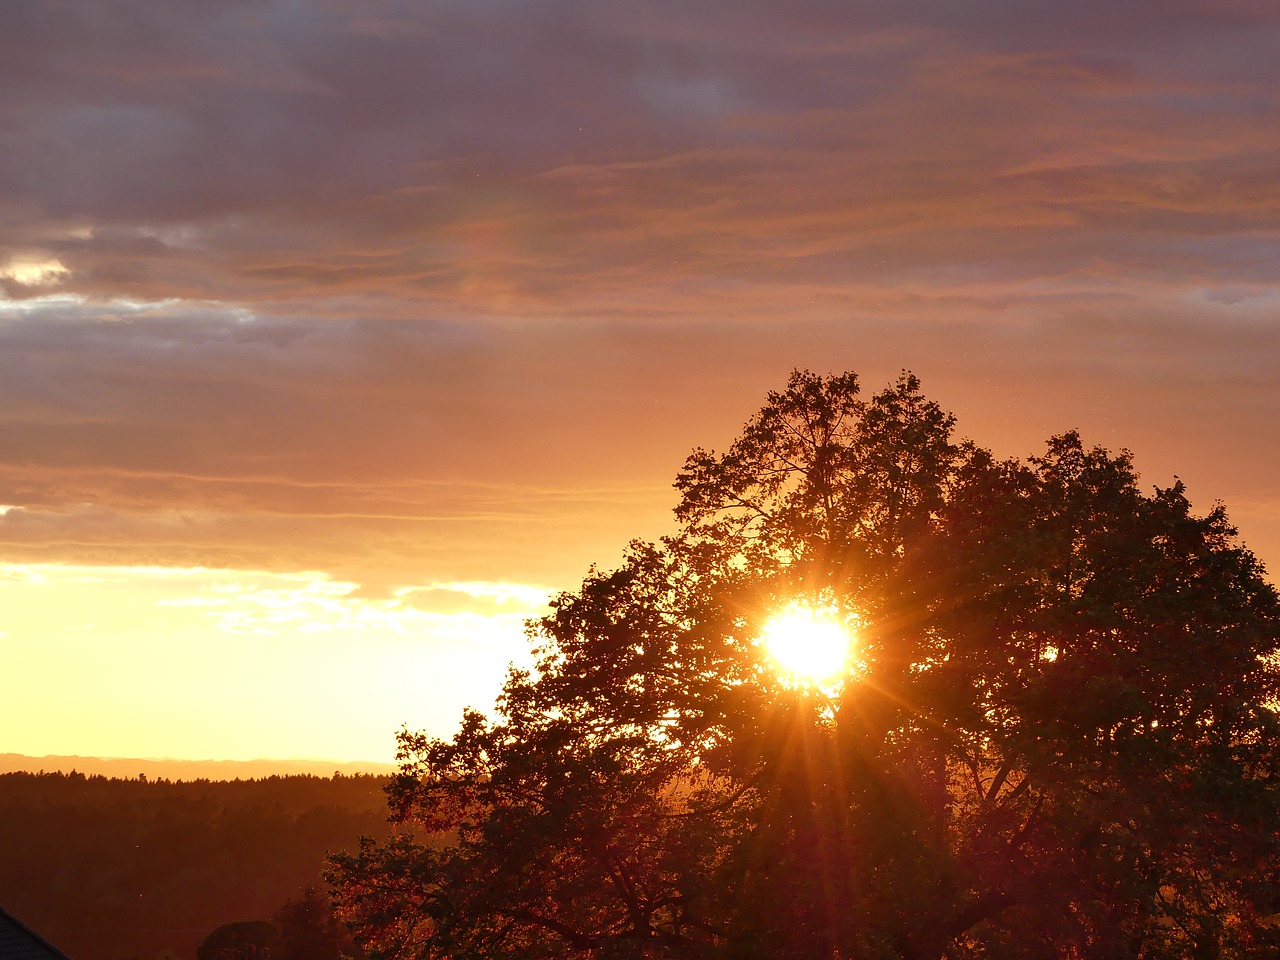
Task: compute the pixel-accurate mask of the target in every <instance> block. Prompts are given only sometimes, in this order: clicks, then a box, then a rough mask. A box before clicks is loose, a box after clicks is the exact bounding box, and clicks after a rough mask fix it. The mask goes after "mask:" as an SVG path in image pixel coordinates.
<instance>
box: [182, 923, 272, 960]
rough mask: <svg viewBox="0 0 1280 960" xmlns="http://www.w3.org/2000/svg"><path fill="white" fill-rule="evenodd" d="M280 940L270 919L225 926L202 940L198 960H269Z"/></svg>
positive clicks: (197, 953) (197, 955)
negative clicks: (276, 943) (273, 947)
mask: <svg viewBox="0 0 1280 960" xmlns="http://www.w3.org/2000/svg"><path fill="white" fill-rule="evenodd" d="M279 937H280V932H279V931H278V930H277V929H276V927H275V924H273V923H270V922H268V921H266V920H239V921H236V922H235V923H224V924H223V925H222V926H220V927H218V929H216V930H214V931H213V932H212V933H211V934H209V936H207V937H205V938H204V940H202V941H201V943H200V946H198V947H197V948H196V960H269V958H270V957H271V955H272V953H271V947H272V945H273V944H274V943H275V942H276V940H278V939H279Z"/></svg>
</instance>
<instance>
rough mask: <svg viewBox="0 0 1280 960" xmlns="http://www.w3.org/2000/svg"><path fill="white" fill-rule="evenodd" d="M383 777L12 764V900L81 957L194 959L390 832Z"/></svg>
mask: <svg viewBox="0 0 1280 960" xmlns="http://www.w3.org/2000/svg"><path fill="white" fill-rule="evenodd" d="M385 783H386V778H384V777H376V776H369V775H356V776H341V775H337V776H335V777H332V778H325V777H315V776H284V777H268V778H265V779H261V780H231V781H213V780H192V781H169V780H148V779H146V778H141V777H140V778H138V779H126V780H120V779H110V778H107V777H102V776H88V777H86V776H85V775H84V774H80V773H70V774H63V773H6V774H0V905H3V906H4V908H5V909H7V910H8V911H9V912H10V913H12V914H14V915H15V916H17V917H19V918H20V919H22V920H23V921H25V922H26V923H27V924H28V925H30V926H31V927H33V928H35V929H36V930H37V931H39V932H40V933H42V934H43V935H44V936H45V937H46V938H47V939H48V940H50V941H51V942H52V943H54V944H55V945H57V946H59V947H61V948H62V949H63V950H64V951H65V952H66V953H67V954H68V955H69V956H71V957H72V958H74V960H154V958H156V957H160V956H162V955H164V954H165V953H166V951H168V952H170V953H172V954H173V955H175V956H176V957H178V958H180V960H194V958H195V955H196V946H197V945H198V944H199V943H200V941H201V940H203V939H204V938H205V937H206V936H207V935H208V934H209V933H210V932H211V931H213V930H214V929H216V928H218V927H220V926H222V925H224V924H227V923H230V922H233V921H240V920H258V919H267V918H270V917H272V916H273V915H275V914H276V912H277V911H278V910H279V909H280V908H281V906H282V905H283V904H285V903H286V902H287V901H289V900H291V899H296V898H298V897H299V896H300V895H301V893H302V891H303V890H304V888H306V887H307V886H308V885H312V886H314V885H316V884H318V883H319V873H320V870H321V867H322V865H323V864H322V861H323V858H324V855H325V853H326V852H329V851H339V850H350V849H352V848H354V847H355V845H356V840H357V838H358V837H360V836H361V835H362V834H363V835H370V836H379V837H382V836H386V834H387V832H388V828H387V825H386V823H385V820H384V817H385V813H386V806H385V805H386V798H385V797H384V795H383V792H382V788H383V785H384V784H385Z"/></svg>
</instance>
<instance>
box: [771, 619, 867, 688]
mask: <svg viewBox="0 0 1280 960" xmlns="http://www.w3.org/2000/svg"><path fill="white" fill-rule="evenodd" d="M760 639H761V641H762V642H763V643H764V647H765V649H766V650H768V651H769V655H770V656H771V657H773V658H774V659H775V660H776V661H778V663H779V664H780V665H781V666H782V667H783V668H784V669H785V670H787V671H788V672H789V673H792V674H794V675H795V676H796V677H797V678H798V679H800V680H804V681H806V682H809V683H822V682H824V681H827V680H831V679H833V678H834V677H837V676H839V675H840V674H842V673H844V672H845V670H846V669H848V666H849V656H850V649H849V648H850V643H851V639H850V637H849V633H848V631H847V630H846V629H845V626H844V624H843V623H842V622H841V621H840V620H839V619H838V617H837V615H836V612H835V611H834V610H831V609H828V608H820V609H816V610H815V609H813V608H812V607H808V606H804V605H801V604H793V605H792V606H790V607H788V608H787V609H786V610H784V611H783V612H782V613H780V614H778V615H777V616H775V617H774V618H773V619H772V620H770V621H769V622H768V623H766V624H765V626H764V631H763V633H762V634H761V637H760Z"/></svg>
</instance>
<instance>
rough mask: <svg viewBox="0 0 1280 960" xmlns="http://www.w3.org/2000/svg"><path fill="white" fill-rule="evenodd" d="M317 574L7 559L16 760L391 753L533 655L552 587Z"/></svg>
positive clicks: (0, 707)
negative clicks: (532, 637) (370, 588)
mask: <svg viewBox="0 0 1280 960" xmlns="http://www.w3.org/2000/svg"><path fill="white" fill-rule="evenodd" d="M357 587H358V584H356V583H354V582H349V581H345V580H340V579H336V578H334V577H332V576H330V575H328V574H325V573H322V572H318V571H301V572H290V573H285V572H272V571H264V570H246V569H209V568H201V567H190V568H177V567H150V566H131V567H125V566H94V565H70V564H0V608H3V609H4V611H5V616H4V617H3V619H2V620H0V651H2V652H3V653H4V655H5V658H6V667H7V669H8V670H9V673H10V675H11V676H12V678H13V679H14V683H13V689H12V690H11V691H10V695H9V696H8V697H7V698H6V699H5V700H4V701H3V702H2V703H0V729H4V730H5V731H6V734H7V735H6V738H5V740H4V743H3V744H0V752H10V753H18V754H25V755H26V756H31V757H42V756H70V755H78V756H89V757H129V758H148V757H163V758H174V759H186V760H239V761H253V760H258V759H261V758H277V759H290V758H295V757H303V758H306V757H327V758H332V759H333V760H335V761H339V762H352V761H357V762H374V763H390V762H392V761H393V760H394V755H395V749H396V743H395V733H396V731H397V730H398V729H399V728H400V727H401V726H408V727H409V728H410V729H415V730H416V729H425V730H428V731H429V732H431V733H433V734H436V735H443V734H447V733H448V732H449V731H451V730H452V729H453V728H454V727H455V726H456V724H457V722H458V719H459V717H460V716H461V714H462V709H463V708H464V707H466V706H468V705H469V706H473V707H476V708H478V709H481V710H485V709H488V708H489V707H490V706H491V705H492V703H493V700H494V698H495V697H496V696H497V693H498V690H499V687H500V685H501V683H502V679H503V677H504V675H505V672H506V667H507V664H508V663H511V662H516V663H518V664H523V663H525V661H526V659H527V656H528V653H527V651H528V645H527V642H526V640H525V636H524V621H525V620H526V619H527V618H529V617H531V616H537V615H539V614H541V613H542V612H543V610H544V609H545V604H546V598H547V596H548V595H549V592H548V590H547V589H546V588H543V587H540V586H538V585H535V584H525V583H517V582H505V581H504V582H499V581H481V580H466V581H427V582H424V583H421V584H416V585H412V586H405V587H401V588H398V589H395V590H393V591H389V592H387V593H385V594H381V595H378V596H365V595H363V594H362V593H361V592H359V591H358V589H357Z"/></svg>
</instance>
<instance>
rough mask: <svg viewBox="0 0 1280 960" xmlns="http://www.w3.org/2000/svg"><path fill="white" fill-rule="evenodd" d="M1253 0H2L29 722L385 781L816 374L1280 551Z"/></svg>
mask: <svg viewBox="0 0 1280 960" xmlns="http://www.w3.org/2000/svg"><path fill="white" fill-rule="evenodd" d="M1278 293H1280V6H1277V5H1276V4H1275V3H1273V2H1271V0H1259V2H1251V0H1166V2H1163V3H1160V4H1143V3H1128V2H1116V0H1078V2H1073V3H1064V2H1044V0H973V2H969V3H964V4H957V3H954V2H952V0H788V2H786V3H782V2H763V0H705V2H699V3H695V4H690V3H687V2H674V0H648V2H646V3H644V4H629V3H619V2H605V0H521V2H512V0H428V2H421V0H414V2H409V0H365V2H361V3H359V4H350V3H339V2H336V0H226V2H222V3H218V4H209V3H204V2H196V0H171V2H166V3H162V4H160V3H154V2H152V0H112V2H110V3H107V2H105V0H96V2H95V0H5V2H4V3H3V4H0V655H2V656H3V661H4V663H5V674H4V676H5V696H4V697H0V752H11V753H24V754H28V755H32V756H43V755H46V754H64V755H65V754H79V755H94V756H116V757H182V758H200V759H208V758H212V759H250V758H257V757H276V758H288V757H307V758H325V759H337V760H366V761H387V760H390V759H391V758H392V756H393V754H394V750H395V733H396V731H397V730H398V729H400V728H401V727H404V726H407V727H408V728H410V729H415V730H416V729H426V730H428V731H429V732H432V733H434V734H436V735H439V736H447V735H448V734H449V733H450V732H451V730H452V729H453V727H454V725H455V724H456V722H457V720H458V718H459V714H460V711H461V709H462V708H463V706H465V705H468V704H471V705H474V706H477V707H480V708H482V709H483V708H486V707H488V706H489V705H490V704H491V703H492V700H493V697H494V695H495V694H496V693H497V691H498V689H499V687H500V685H501V682H502V678H503V674H504V670H505V665H506V664H507V663H508V662H512V661H514V662H517V663H521V662H527V648H528V642H527V640H526V639H525V638H524V636H523V634H522V626H521V624H522V623H523V622H524V620H525V619H526V618H528V617H530V616H536V615H538V613H539V612H540V611H541V610H543V609H544V604H545V601H546V599H547V597H548V596H550V595H551V594H552V593H554V592H555V591H558V590H566V589H573V588H574V587H575V586H576V585H577V584H578V583H580V582H581V578H582V577H583V576H584V575H585V574H586V572H587V570H588V569H589V568H590V566H591V565H592V564H596V565H599V566H600V567H602V568H608V567H610V566H613V565H615V564H616V563H617V562H618V561H619V560H620V558H621V555H622V551H623V549H624V547H625V544H626V543H627V541H628V540H630V539H631V538H634V537H640V538H649V539H651V538H654V537H657V536H660V535H662V534H663V533H666V532H669V531H670V530H672V529H673V526H672V521H671V518H670V511H671V507H672V506H673V505H674V503H675V494H674V491H673V490H672V488H671V482H672V480H673V478H674V476H675V474H676V472H677V470H678V469H679V468H680V466H681V465H682V463H683V462H684V458H685V457H686V456H687V455H688V453H689V452H690V450H691V449H692V448H694V447H696V446H702V447H709V448H717V449H723V448H724V447H725V446H726V445H727V444H728V443H729V442H731V440H732V439H733V437H734V436H735V434H736V432H737V430H738V429H739V427H740V426H741V424H742V423H743V421H744V420H745V419H746V418H747V417H748V416H749V415H750V414H751V413H752V412H754V411H755V410H756V409H758V408H759V406H760V405H761V403H762V402H763V399H764V395H765V392H766V391H767V390H769V389H774V388H778V387H780V386H781V385H782V384H783V383H784V382H785V380H786V376H787V374H788V372H789V371H790V370H791V369H793V368H808V369H811V370H814V371H816V372H821V373H836V372H842V371H845V370H855V371H857V372H858V373H859V374H860V376H861V378H862V380H863V382H864V384H866V386H867V387H868V388H870V389H872V390H874V389H878V388H879V387H880V386H881V385H883V384H885V383H887V382H890V381H892V380H893V379H895V378H896V376H897V375H898V373H899V371H900V370H902V369H910V370H912V371H914V372H915V373H917V374H918V375H919V376H920V377H921V379H922V381H923V387H924V391H925V393H926V394H928V395H929V396H930V397H932V398H934V399H936V400H938V401H939V402H940V403H941V404H942V405H943V406H944V407H945V408H947V409H950V410H952V411H954V412H955V414H956V415H957V417H958V430H959V432H960V433H961V434H963V435H965V436H968V437H971V438H972V439H974V440H975V441H977V442H978V443H981V444H983V445H985V446H988V447H991V448H992V449H993V450H995V452H997V453H998V454H1001V455H1005V456H1013V455H1019V456H1025V455H1028V454H1032V453H1035V452H1037V451H1038V450H1041V449H1043V442H1044V440H1045V439H1047V438H1048V437H1049V436H1051V435H1054V434H1058V433H1062V432H1064V431H1066V430H1070V429H1076V428H1078V429H1080V430H1081V431H1082V433H1083V435H1084V438H1085V440H1086V441H1087V442H1091V443H1098V444H1102V445H1105V446H1108V447H1110V448H1112V449H1118V448H1121V447H1127V448H1129V449H1131V450H1132V451H1133V453H1134V457H1135V462H1136V465H1137V468H1138V469H1139V470H1140V471H1141V472H1142V475H1143V482H1144V483H1147V484H1149V485H1156V484H1160V485H1168V484H1169V483H1170V482H1172V480H1173V477H1174V476H1175V475H1176V476H1178V477H1181V478H1182V479H1183V480H1184V481H1185V482H1186V483H1187V485H1188V494H1189V496H1190V497H1191V499H1192V502H1193V503H1194V504H1196V505H1197V506H1198V507H1199V508H1201V509H1202V510H1207V509H1209V508H1210V507H1211V506H1212V505H1213V504H1214V503H1215V502H1217V501H1222V502H1224V503H1225V504H1226V506H1227V508H1228V511H1229V513H1230V515H1231V516H1232V518H1233V519H1234V521H1235V522H1236V524H1237V525H1238V526H1239V528H1240V531H1241V536H1242V538H1243V539H1244V541H1245V542H1246V543H1247V544H1248V545H1249V546H1250V547H1251V548H1252V549H1253V550H1254V551H1255V552H1256V553H1257V554H1258V555H1259V556H1260V557H1261V558H1262V559H1263V561H1264V562H1266V563H1268V564H1269V566H1270V569H1271V570H1273V571H1274V570H1277V569H1280V480H1277V479H1276V478H1277V476H1280V297H1278Z"/></svg>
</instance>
